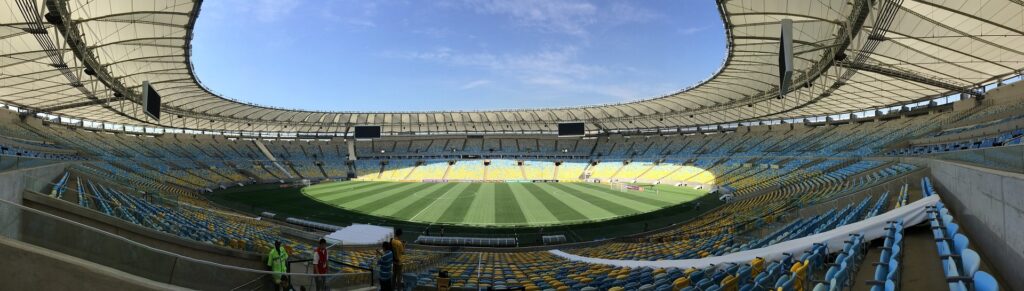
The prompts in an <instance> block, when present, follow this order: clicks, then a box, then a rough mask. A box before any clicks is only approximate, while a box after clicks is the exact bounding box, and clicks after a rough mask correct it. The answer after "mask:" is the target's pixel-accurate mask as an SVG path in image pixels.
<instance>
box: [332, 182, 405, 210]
mask: <svg viewBox="0 0 1024 291" xmlns="http://www.w3.org/2000/svg"><path fill="white" fill-rule="evenodd" d="M415 184H416V183H384V184H383V185H382V187H372V188H364V189H362V191H349V193H347V195H342V196H341V197H340V198H335V199H330V200H327V201H324V202H326V203H327V204H334V205H344V204H346V203H349V202H352V201H356V200H359V199H364V198H366V197H370V196H374V195H377V194H380V193H383V192H387V191H388V190H391V189H395V188H400V187H408V186H409V185H415ZM334 197H338V196H334Z"/></svg>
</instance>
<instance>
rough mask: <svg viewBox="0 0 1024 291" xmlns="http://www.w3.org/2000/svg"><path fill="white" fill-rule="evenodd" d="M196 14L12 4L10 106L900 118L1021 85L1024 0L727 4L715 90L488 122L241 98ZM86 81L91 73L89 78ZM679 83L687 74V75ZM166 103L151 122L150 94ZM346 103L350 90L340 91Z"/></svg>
mask: <svg viewBox="0 0 1024 291" xmlns="http://www.w3.org/2000/svg"><path fill="white" fill-rule="evenodd" d="M201 2H202V1H189V0H147V1H123V0H47V1H43V0H38V1H37V0H5V1H4V6H5V7H4V8H6V10H5V11H6V12H0V102H4V103H7V104H12V105H16V106H19V107H21V108H25V109H30V110H31V111H32V112H44V113H50V114H56V115H62V116H69V117H76V118H85V119H90V120H95V121H103V122H112V123H124V124H132V125H149V126H154V125H155V126H162V127H175V128H190V129H205V130H228V131H296V132H344V131H347V129H348V127H349V126H352V125H382V126H384V127H385V128H384V131H385V132H410V133H411V132H415V133H428V132H537V131H551V130H554V128H555V127H554V125H555V124H556V123H558V122H566V121H585V122H587V123H588V129H589V130H597V129H603V130H615V129H619V130H630V129H650V128H677V127H689V126H696V125H706V124H719V123H730V122H738V121H749V120H762V119H785V118H794V117H802V116H817V115H828V114H835V113H843V112H854V111H863V110H866V109H871V108H877V107H883V106H890V105H895V104H900V103H906V102H911V101H916V100H921V99H923V98H927V97H936V96H940V95H943V94H949V93H955V92H972V90H973V89H974V88H977V87H978V86H979V85H982V84H985V83H988V82H992V81H994V80H997V79H999V78H1003V77H1007V76H1010V75H1016V74H1019V73H1020V71H1021V69H1022V68H1024V64H1022V62H1024V61H1022V60H1024V2H1022V1H1020V0H972V1H961V0H947V1H943V0H928V1H902V0H878V1H868V0H818V1H779V0H774V1H773V0H770V1H764V0H728V1H726V0H721V1H718V8H719V10H720V11H719V12H720V13H721V15H722V21H723V26H724V31H725V33H726V40H727V42H728V44H727V49H728V54H727V57H726V59H725V60H724V63H723V65H722V67H721V68H720V70H719V71H718V72H716V73H715V74H714V75H713V76H712V77H710V78H709V79H707V80H704V81H702V82H700V83H699V84H696V85H694V86H692V87H690V88H686V89H683V90H681V91H679V92H677V93H674V94H670V95H666V96H660V97H655V98H651V99H647V100H642V101H636V102H629V103H619V104H605V105H583V106H580V107H573V108H541V109H522V110H493V111H445V112H317V111H305V110H291V109H282V108H271V107H265V106H259V105H256V104H249V103H245V102H241V101H237V100H232V99H228V98H225V97H223V96H220V95H218V94H217V93H215V92H213V91H212V90H210V89H208V88H206V87H205V86H203V84H202V83H201V82H200V80H198V79H197V78H196V76H195V73H194V71H193V69H192V64H191V62H190V54H191V47H190V42H191V39H192V29H193V27H194V24H195V21H196V17H198V16H199V15H200V13H199V12H200V7H201ZM786 18H788V19H792V20H793V30H794V51H795V52H796V55H795V58H794V59H795V60H794V62H795V70H794V75H793V84H795V85H794V86H793V88H792V90H793V91H791V92H788V93H787V95H786V96H787V97H786V98H782V99H778V98H776V97H777V96H778V76H777V74H778V73H777V70H778V68H777V62H778V61H777V58H778V57H777V54H778V35H779V30H780V29H779V22H780V20H782V19H786ZM87 68H91V69H90V70H89V72H86V70H87ZM680 69H683V70H685V69H686V68H680ZM143 81H150V82H151V83H152V84H153V86H154V87H155V88H157V90H158V91H159V92H160V94H161V95H162V96H163V102H164V103H163V106H162V110H163V112H164V116H163V118H162V119H161V120H160V121H156V120H153V119H150V118H148V117H146V115H144V114H143V113H142V109H141V106H140V105H139V104H138V102H140V96H139V95H140V85H141V83H142V82H143ZM341 91H343V90H341Z"/></svg>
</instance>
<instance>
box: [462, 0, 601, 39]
mask: <svg viewBox="0 0 1024 291" xmlns="http://www.w3.org/2000/svg"><path fill="white" fill-rule="evenodd" d="M466 4H467V5H468V6H469V7H471V8H472V9H473V10H474V11H476V12H477V13H483V14H494V15H503V16H506V17H509V18H511V19H512V20H513V21H515V23H516V24H517V25H521V26H525V27H533V28H537V29H540V30H542V31H545V32H555V33H564V34H569V35H586V34H587V30H586V28H587V26H590V25H591V24H593V23H594V22H596V21H597V20H596V15H597V6H594V5H593V4H590V3H586V2H581V1H574V0H467V1H466Z"/></svg>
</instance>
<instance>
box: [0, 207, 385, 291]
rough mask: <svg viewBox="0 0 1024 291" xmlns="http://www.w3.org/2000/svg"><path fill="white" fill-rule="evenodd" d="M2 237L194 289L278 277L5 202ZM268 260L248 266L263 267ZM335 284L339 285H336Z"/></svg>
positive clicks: (260, 283) (268, 285)
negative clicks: (205, 258)
mask: <svg viewBox="0 0 1024 291" xmlns="http://www.w3.org/2000/svg"><path fill="white" fill-rule="evenodd" d="M0 213H2V215H0V235H3V236H4V237H6V238H9V239H13V240H17V241H22V242H25V243H29V244H32V245H35V246H39V247H42V248H46V249H50V250H52V251H56V252H60V253H63V254H66V255H69V256H72V257H77V258H80V259H83V260H86V261H90V262H93V263H96V264H100V265H103V266H107V267H110V268H114V269H117V270H120V271H123V272H126V273H129V274H132V275H135V276H139V277H142V278H146V279H149V280H153V281H156V282H163V283H168V284H172V285H177V286H181V287H186V288H194V289H215V290H221V289H232V288H234V289H237V290H268V289H272V288H273V281H272V280H271V279H270V278H271V277H272V276H273V275H275V274H277V273H275V272H272V271H268V270H261V269H253V268H249V267H240V266H236V265H228V264H222V263H216V262H211V261H206V260H203V259H201V258H194V257H188V256H182V255H179V254H176V253H173V252H170V251H166V250H162V249H157V248H154V247H151V246H149V245H147V244H143V243H140V242H137V241H134V240H131V239H128V238H126V237H122V236H119V235H117V234H114V233H111V232H108V231H105V230H101V229H98V228H94V227H91V226H88V225H85V224H82V223H79V222H76V221H72V220H69V219H66V218H63V217H58V216H55V215H53V214H49V213H46V212H42V211H39V210H36V209H32V208H28V207H25V206H22V205H19V204H17V203H14V202H10V201H7V200H0ZM264 263H265V262H251V263H247V264H243V265H249V266H263V265H265V264H264ZM291 271H292V272H290V273H284V274H280V275H285V276H288V277H289V278H291V281H292V282H293V285H294V286H295V288H298V287H300V286H304V287H306V288H307V289H311V290H312V287H313V286H312V285H309V284H307V282H312V281H313V280H312V278H313V277H317V276H320V277H327V278H329V279H328V281H329V282H332V284H336V285H337V287H340V286H343V285H346V286H350V285H352V284H367V285H368V284H369V283H370V281H371V279H370V276H369V273H334V274H328V275H313V274H308V273H296V272H294V271H295V269H294V266H293V269H292V270H291ZM332 286H334V285H332Z"/></svg>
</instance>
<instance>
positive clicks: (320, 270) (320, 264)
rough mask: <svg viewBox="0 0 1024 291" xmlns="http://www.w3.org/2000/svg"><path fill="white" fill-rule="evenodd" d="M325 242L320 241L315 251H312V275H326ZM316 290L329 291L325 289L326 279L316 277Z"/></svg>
mask: <svg viewBox="0 0 1024 291" xmlns="http://www.w3.org/2000/svg"><path fill="white" fill-rule="evenodd" d="M328 260H329V259H328V257H327V240H326V239H322V238H321V239H320V243H319V244H318V245H317V247H316V250H314V251H313V273H314V274H317V275H323V274H327V262H328ZM315 281H316V290H329V289H328V288H327V277H326V276H316V277H315Z"/></svg>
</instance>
